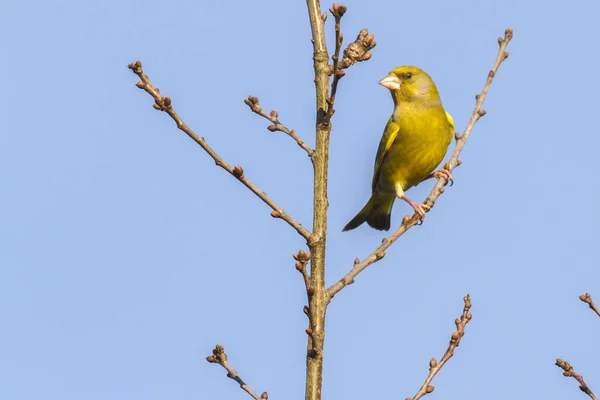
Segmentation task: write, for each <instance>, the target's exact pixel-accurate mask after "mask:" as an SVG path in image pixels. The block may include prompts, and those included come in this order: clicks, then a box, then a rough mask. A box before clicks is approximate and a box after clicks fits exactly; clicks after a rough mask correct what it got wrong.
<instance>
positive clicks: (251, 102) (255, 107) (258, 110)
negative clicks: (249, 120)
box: [244, 96, 314, 158]
mask: <svg viewBox="0 0 600 400" xmlns="http://www.w3.org/2000/svg"><path fill="white" fill-rule="evenodd" d="M244 103H246V105H247V106H248V107H250V109H251V110H252V112H254V113H255V114H258V115H260V116H261V117H263V118H265V119H267V120H268V121H269V122H271V123H272V124H273V125H269V126H268V127H267V129H268V130H269V131H270V132H277V131H279V132H283V133H285V134H286V135H288V136H289V137H291V138H292V139H294V140H295V141H296V143H298V146H300V147H301V148H302V149H304V151H306V152H307V153H308V156H309V157H310V158H312V155H313V153H314V150H313V149H311V147H310V146H309V145H307V144H306V143H305V142H304V141H303V140H302V139H300V137H299V136H298V134H297V133H296V131H295V130H293V129H288V128H287V127H286V126H285V125H283V124H282V123H281V122H279V119H278V118H279V113H278V112H277V111H275V110H273V111H271V113H270V114H267V113H266V112H265V110H263V109H262V107H261V106H260V104H259V102H258V98H257V97H254V96H248V98H247V99H246V100H244Z"/></svg>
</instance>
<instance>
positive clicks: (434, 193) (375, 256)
mask: <svg viewBox="0 0 600 400" xmlns="http://www.w3.org/2000/svg"><path fill="white" fill-rule="evenodd" d="M512 37H513V30H512V28H508V29H507V30H506V31H505V33H504V38H498V43H499V45H500V49H499V51H498V55H497V56H496V61H495V62H494V65H493V67H492V69H491V70H490V72H489V73H488V77H487V80H486V82H485V85H484V86H483V90H482V91H481V93H480V94H478V95H477V96H476V103H475V109H474V110H473V114H472V115H471V118H470V119H469V122H468V123H467V126H466V128H465V131H464V133H463V134H462V135H459V134H458V133H457V134H456V148H455V149H454V152H453V153H452V156H451V157H450V160H449V161H448V162H447V163H446V165H445V167H446V168H447V169H448V170H449V171H450V172H451V171H452V170H453V169H454V168H456V167H457V166H459V165H460V164H461V162H460V160H459V159H458V157H459V155H460V153H461V151H462V149H463V147H464V146H465V143H466V142H467V139H468V137H469V135H470V134H471V130H472V129H473V126H474V125H475V123H476V122H477V121H478V120H479V118H481V117H482V116H484V115H485V113H486V112H485V110H483V109H482V108H481V106H482V105H483V101H484V100H485V97H486V95H487V92H488V90H489V88H490V85H491V84H492V81H493V80H494V76H495V75H496V72H497V71H498V67H500V64H502V62H503V61H504V60H506V59H507V58H508V52H506V46H507V45H508V43H509V42H510V40H511V39H512ZM447 183H448V182H447V180H446V178H444V177H440V178H439V179H438V182H437V183H436V184H435V186H434V187H433V189H432V190H431V193H430V194H429V196H428V197H427V199H426V200H425V203H428V204H429V205H430V206H431V207H433V206H434V204H435V202H436V201H437V199H438V198H439V197H440V195H441V194H442V193H443V192H444V186H445V185H446V184H447ZM417 223H418V215H417V214H416V213H415V214H414V215H413V216H412V218H410V217H409V216H408V215H407V216H405V217H404V219H403V221H402V225H400V227H399V228H398V229H397V230H396V231H395V232H394V233H392V235H391V236H389V237H388V238H385V239H384V240H383V242H382V243H381V244H380V245H379V246H378V247H377V248H376V249H375V250H374V251H373V252H372V253H371V254H370V255H369V256H368V257H367V258H365V259H364V260H363V261H359V260H358V259H356V260H355V263H354V266H353V267H352V269H351V270H350V271H349V272H348V273H347V274H346V275H345V276H344V277H343V278H342V279H340V280H339V281H338V282H336V283H334V284H333V285H331V286H330V287H329V288H328V289H327V298H328V300H329V301H331V299H332V298H333V296H335V295H336V294H337V293H338V292H339V291H340V290H342V289H343V288H344V287H346V286H347V285H349V284H352V283H354V278H355V277H356V276H357V275H358V274H359V273H361V272H362V271H364V270H365V268H367V267H368V266H369V265H371V264H373V263H374V262H376V261H379V260H381V259H382V258H383V257H384V256H385V251H386V250H387V249H388V247H390V246H391V245H392V244H393V243H394V242H395V241H396V240H397V239H398V238H399V237H400V236H402V235H403V234H404V233H405V232H406V231H408V230H409V229H410V228H411V227H413V226H415V225H417ZM357 261H358V262H357Z"/></svg>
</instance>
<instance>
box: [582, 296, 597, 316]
mask: <svg viewBox="0 0 600 400" xmlns="http://www.w3.org/2000/svg"><path fill="white" fill-rule="evenodd" d="M579 300H581V301H583V302H584V303H587V304H588V306H589V307H590V308H591V309H592V310H594V312H595V313H596V314H597V315H598V316H599V317H600V309H598V307H596V305H595V304H594V302H593V301H592V296H591V295H590V294H589V293H586V294H582V295H581V296H579Z"/></svg>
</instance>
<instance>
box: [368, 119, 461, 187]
mask: <svg viewBox="0 0 600 400" xmlns="http://www.w3.org/2000/svg"><path fill="white" fill-rule="evenodd" d="M448 117H449V118H450V120H452V117H450V114H448ZM399 131H400V127H399V126H398V124H396V123H395V122H394V121H392V119H391V118H390V120H389V121H388V123H387V125H386V126H385V130H384V131H383V136H382V137H381V141H380V142H379V148H378V149H377V157H375V170H374V171H373V182H372V184H371V190H373V191H374V190H375V185H376V184H377V179H378V178H379V171H380V170H381V164H383V159H384V158H385V155H386V154H387V152H388V150H389V149H390V147H392V144H393V143H394V140H396V136H398V132H399Z"/></svg>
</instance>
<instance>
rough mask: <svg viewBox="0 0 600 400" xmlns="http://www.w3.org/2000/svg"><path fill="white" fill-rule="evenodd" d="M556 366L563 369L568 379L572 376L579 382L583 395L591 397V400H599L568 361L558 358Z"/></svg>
mask: <svg viewBox="0 0 600 400" xmlns="http://www.w3.org/2000/svg"><path fill="white" fill-rule="evenodd" d="M555 365H557V366H559V367H560V368H562V369H563V370H564V372H563V375H564V376H567V377H569V376H570V377H572V378H575V379H576V380H577V382H579V389H580V390H581V391H582V392H583V393H585V394H587V395H588V396H590V398H591V399H592V400H597V399H596V396H595V395H594V393H593V392H592V390H591V389H590V388H589V387H588V385H587V384H586V383H585V381H584V380H583V376H581V375H578V374H577V372H575V370H574V369H573V367H572V366H571V364H569V363H568V362H566V361H563V360H561V359H560V358H557V359H556V363H555Z"/></svg>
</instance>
